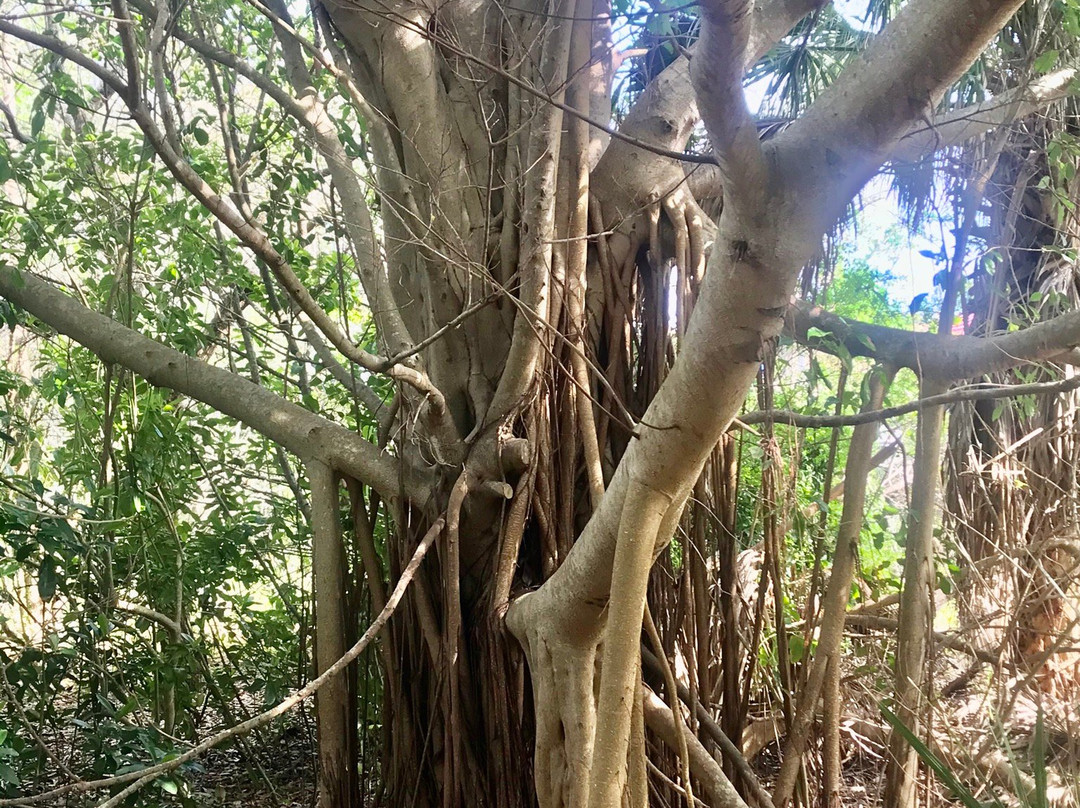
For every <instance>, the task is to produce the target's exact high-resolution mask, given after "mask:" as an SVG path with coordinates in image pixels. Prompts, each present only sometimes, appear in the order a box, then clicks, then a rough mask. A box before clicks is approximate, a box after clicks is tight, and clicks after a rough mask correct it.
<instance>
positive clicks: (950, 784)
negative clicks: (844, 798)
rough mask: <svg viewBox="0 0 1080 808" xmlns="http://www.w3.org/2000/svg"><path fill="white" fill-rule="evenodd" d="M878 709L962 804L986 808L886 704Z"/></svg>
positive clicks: (970, 807) (969, 806) (968, 806)
mask: <svg viewBox="0 0 1080 808" xmlns="http://www.w3.org/2000/svg"><path fill="white" fill-rule="evenodd" d="M878 707H879V709H880V710H881V714H882V715H883V716H884V717H885V720H886V721H888V722H889V724H890V725H891V726H892V728H893V729H894V730H896V731H897V732H899V733H900V735H901V736H902V737H903V739H904V740H905V741H907V742H908V743H909V744H910V745H911V748H912V749H914V750H915V754H917V755H918V756H919V758H920V759H921V760H922V762H923V763H925V764H926V765H927V767H929V768H930V769H931V770H932V771H933V772H934V774H936V775H937V776H938V779H939V780H941V782H942V783H944V784H945V786H946V787H947V788H948V789H949V791H951V792H952V793H953V794H955V795H956V797H957V799H959V800H960V802H962V803H964V805H966V806H967V808H984V807H983V804H982V803H981V802H979V801H978V800H977V799H976V798H975V795H974V794H972V793H971V791H970V790H968V789H967V788H965V787H964V784H963V783H961V782H960V780H958V779H957V777H956V775H955V774H953V773H952V771H950V770H949V767H948V766H946V765H945V763H944V762H943V761H942V760H941V758H939V757H938V756H937V755H935V754H934V753H933V752H932V751H930V747H928V746H927V745H926V744H925V743H923V742H922V741H921V740H919V739H918V738H917V737H915V734H914V733H913V732H912V731H911V730H910V729H908V728H907V727H906V726H905V725H904V723H903V722H902V721H901V720H900V719H899V718H897V717H896V714H895V713H894V712H893V711H892V710H890V709H889V708H888V707H886V706H885V705H884V704H879V705H878Z"/></svg>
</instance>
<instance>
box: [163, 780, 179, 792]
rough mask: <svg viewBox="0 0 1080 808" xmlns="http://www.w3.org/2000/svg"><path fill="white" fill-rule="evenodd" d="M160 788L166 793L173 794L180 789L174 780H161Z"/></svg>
mask: <svg viewBox="0 0 1080 808" xmlns="http://www.w3.org/2000/svg"><path fill="white" fill-rule="evenodd" d="M161 790H162V791H164V792H165V793H166V794H175V793H176V792H177V791H179V790H180V787H179V786H178V785H177V784H176V781H175V780H162V781H161Z"/></svg>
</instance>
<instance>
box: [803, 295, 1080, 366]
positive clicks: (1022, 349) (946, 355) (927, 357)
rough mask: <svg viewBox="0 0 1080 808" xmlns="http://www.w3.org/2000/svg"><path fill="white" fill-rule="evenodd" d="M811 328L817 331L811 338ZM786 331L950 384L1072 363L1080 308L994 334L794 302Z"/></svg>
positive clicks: (815, 344) (1079, 327)
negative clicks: (847, 314) (896, 324)
mask: <svg viewBox="0 0 1080 808" xmlns="http://www.w3.org/2000/svg"><path fill="white" fill-rule="evenodd" d="M810 329H816V330H815V331H814V335H813V336H811V332H810ZM785 331H786V333H787V335H788V336H790V337H792V338H793V339H795V340H796V341H797V342H801V343H803V344H805V345H809V346H811V347H815V348H818V349H821V350H825V351H829V349H830V348H833V350H834V351H835V350H836V349H837V348H839V347H840V346H842V347H843V349H844V350H845V351H846V352H847V353H848V354H850V355H852V356H867V357H871V358H874V359H877V360H878V361H881V362H887V363H889V364H892V365H896V366H898V367H904V368H910V369H911V370H913V371H915V372H916V373H918V374H919V375H921V376H923V377H924V378H929V379H937V380H940V381H943V382H951V381H958V380H960V379H970V378H972V377H974V376H982V375H985V374H987V373H994V372H997V371H1002V370H1008V369H1009V368H1012V367H1016V366H1017V365H1022V364H1025V363H1028V362H1042V361H1047V360H1056V361H1067V362H1069V363H1070V364H1072V363H1074V362H1075V361H1076V360H1077V357H1076V356H1075V355H1074V354H1072V353H1071V351H1072V349H1074V348H1076V347H1077V346H1078V345H1080V312H1070V313H1068V314H1062V315H1061V316H1059V317H1055V318H1053V319H1051V320H1046V321H1044V322H1041V323H1038V324H1036V325H1033V326H1029V327H1028V328H1025V329H1023V330H1021V331H1013V332H1011V333H1008V334H1002V335H1000V336H997V337H967V336H953V335H951V334H932V333H930V332H927V331H905V330H903V329H900V328H890V327H888V326H883V325H876V324H873V323H862V322H859V321H857V320H849V319H846V318H844V317H839V316H837V315H836V314H832V313H831V312H828V311H825V310H824V309H822V308H820V307H818V306H810V305H808V304H806V303H794V304H792V306H791V308H790V310H789V311H788V316H787V322H786V325H785ZM820 332H825V333H824V334H822V333H820Z"/></svg>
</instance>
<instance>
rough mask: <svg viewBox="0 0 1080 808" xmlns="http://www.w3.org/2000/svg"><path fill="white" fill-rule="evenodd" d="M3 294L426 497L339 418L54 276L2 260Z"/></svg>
mask: <svg viewBox="0 0 1080 808" xmlns="http://www.w3.org/2000/svg"><path fill="white" fill-rule="evenodd" d="M0 295H2V296H3V297H5V298H7V299H8V300H10V301H11V302H12V303H15V304H17V305H18V306H20V307H22V308H23V309H25V310H26V311H28V312H30V313H31V314H33V315H34V316H35V317H37V318H38V319H39V320H41V321H42V322H44V323H47V324H48V325H50V326H51V327H53V328H55V329H56V330H57V331H59V332H60V333H61V334H64V335H66V336H68V337H71V339H73V340H75V341H76V342H78V343H79V344H80V345H83V346H84V347H86V348H87V349H89V350H90V351H91V352H93V353H94V354H96V355H97V356H98V357H100V358H101V360H102V361H104V362H110V363H115V364H118V365H121V366H122V367H125V368H127V369H128V370H130V371H132V372H133V373H136V374H138V375H139V376H142V377H143V378H144V379H146V380H147V381H148V382H150V383H151V384H154V385H157V386H159V387H167V388H169V389H171V390H175V391H176V392H178V393H183V394H184V395H186V396H190V397H191V398H194V399H196V400H198V401H201V402H203V403H204V404H207V405H209V406H211V407H213V408H214V409H216V410H218V411H220V412H222V413H224V414H226V415H229V416H232V417H233V418H235V419H236V420H238V421H240V423H242V424H244V425H245V426H248V427H250V428H251V429H254V430H255V431H256V432H259V433H260V434H262V435H265V436H266V437H267V438H269V439H270V440H272V441H274V442H275V443H278V444H280V445H282V446H284V447H285V448H286V449H288V450H289V451H290V452H292V453H293V454H295V455H297V456H299V457H301V458H318V459H320V460H322V461H323V462H325V463H326V464H327V465H329V466H330V467H331V468H333V469H335V470H337V471H340V472H341V473H343V474H347V475H349V476H351V477H355V478H356V479H358V480H361V481H363V482H364V483H366V484H368V485H370V486H371V487H372V488H374V489H375V490H376V491H378V492H379V494H380V495H381V496H383V497H385V498H387V499H396V498H397V497H398V496H399V493H400V492H401V490H402V489H401V485H402V484H403V483H404V486H405V487H404V492H405V495H406V496H408V497H410V498H412V499H417V498H422V497H423V496H425V494H424V492H425V490H426V486H425V485H423V484H421V481H420V480H419V479H418V478H416V477H414V476H412V475H413V474H414V472H408V473H404V474H403V468H402V465H401V464H400V462H399V461H398V460H397V459H396V458H394V457H392V456H390V455H389V454H387V453H385V452H381V451H379V449H377V448H376V447H375V446H374V445H372V444H371V443H368V442H367V441H366V440H364V439H363V438H361V437H360V436H359V435H357V434H356V433H354V432H350V431H349V430H348V429H345V428H344V427H342V426H340V425H338V424H337V423H335V422H334V421H331V420H329V419H327V418H323V417H322V416H320V415H316V414H315V413H313V412H311V411H309V410H306V409H304V408H303V407H301V406H299V405H297V404H293V403H292V402H291V401H288V400H286V399H284V398H282V397H281V396H279V395H277V394H276V393H273V392H271V391H270V390H267V389H266V388H264V387H259V386H258V385H256V384H253V383H252V382H250V381H248V380H247V379H244V378H243V377H241V376H237V375H236V374H235V373H230V372H229V371H227V370H223V369H222V368H218V367H214V366H213V365H209V364H207V363H205V362H202V361H200V360H198V359H195V358H194V357H192V356H188V355H187V354H184V353H181V352H180V351H177V350H174V349H172V348H169V347H167V346H165V345H162V344H161V343H159V342H156V341H155V340H152V339H150V338H148V337H145V336H143V335H142V334H140V333H138V332H137V331H133V330H132V329H130V328H126V327H125V326H122V325H120V324H119V323H117V322H116V321H115V320H112V319H110V318H108V317H106V316H105V315H103V314H98V313H97V312H95V311H92V310H91V309H88V308H86V307H85V306H83V305H82V304H81V303H79V302H77V301H76V300H75V299H74V298H71V297H68V296H67V295H65V294H64V293H63V292H61V291H60V290H59V289H57V288H56V287H54V286H53V285H52V284H50V283H48V282H47V281H44V280H41V279H40V278H37V277H35V276H33V275H29V274H22V273H19V272H16V271H15V270H13V269H10V268H6V267H0Z"/></svg>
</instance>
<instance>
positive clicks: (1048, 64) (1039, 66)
mask: <svg viewBox="0 0 1080 808" xmlns="http://www.w3.org/2000/svg"><path fill="white" fill-rule="evenodd" d="M1058 55H1059V54H1058V52H1057V51H1056V50H1048V51H1045V52H1044V53H1040V54H1039V56H1038V57H1037V58H1036V59H1035V61H1034V62H1033V63H1032V65H1031V66H1032V68H1033V69H1034V70H1035V72H1036V73H1048V72H1050V71H1051V70H1053V69H1054V65H1056V64H1057V60H1058Z"/></svg>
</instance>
